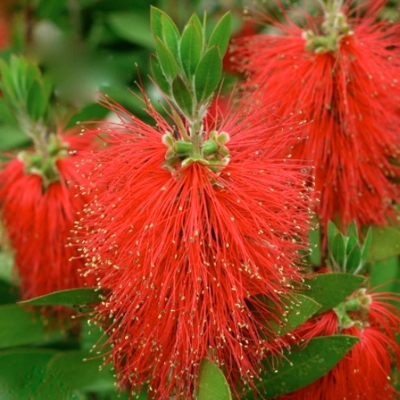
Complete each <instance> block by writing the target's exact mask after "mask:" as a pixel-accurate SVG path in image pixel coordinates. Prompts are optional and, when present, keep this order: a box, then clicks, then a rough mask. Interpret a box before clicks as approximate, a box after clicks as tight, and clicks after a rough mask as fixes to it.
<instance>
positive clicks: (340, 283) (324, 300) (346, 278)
mask: <svg viewBox="0 0 400 400" xmlns="http://www.w3.org/2000/svg"><path fill="white" fill-rule="evenodd" d="M364 281H365V278H364V277H363V276H358V275H352V274H344V273H331V274H320V275H316V276H315V277H314V278H313V279H306V280H305V284H306V285H308V286H309V287H310V289H309V290H305V291H304V292H303V294H305V295H306V296H308V297H311V298H312V299H313V300H315V301H316V302H317V303H319V304H321V306H322V307H321V309H319V310H318V312H317V314H321V313H323V312H325V311H328V310H331V309H332V308H334V307H336V306H337V305H338V304H339V303H341V302H342V301H344V300H345V299H346V298H347V297H348V296H350V295H351V294H352V293H354V292H355V290H357V289H358V288H359V287H360V286H361V285H362V283H363V282H364Z"/></svg>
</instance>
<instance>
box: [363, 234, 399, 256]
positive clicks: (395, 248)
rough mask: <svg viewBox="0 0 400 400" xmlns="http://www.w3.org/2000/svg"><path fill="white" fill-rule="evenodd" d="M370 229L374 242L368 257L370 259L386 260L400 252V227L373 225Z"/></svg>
mask: <svg viewBox="0 0 400 400" xmlns="http://www.w3.org/2000/svg"><path fill="white" fill-rule="evenodd" d="M369 229H370V230H371V235H372V243H371V249H370V251H369V254H368V257H367V260H368V261H370V262H373V261H378V260H384V259H386V258H390V257H393V256H397V255H399V254H400V227H392V226H385V227H377V226H371V227H370V228H369Z"/></svg>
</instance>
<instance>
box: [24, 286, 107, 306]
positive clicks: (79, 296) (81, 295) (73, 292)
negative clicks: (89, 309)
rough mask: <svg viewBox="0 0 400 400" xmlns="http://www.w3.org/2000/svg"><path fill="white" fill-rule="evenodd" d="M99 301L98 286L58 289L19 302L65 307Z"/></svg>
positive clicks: (31, 304)
mask: <svg viewBox="0 0 400 400" xmlns="http://www.w3.org/2000/svg"><path fill="white" fill-rule="evenodd" d="M100 302H101V292H100V291H99V289H98V288H80V289H68V290H60V291H59V292H53V293H50V294H46V295H44V296H39V297H35V298H34V299H30V300H25V301H21V302H20V304H24V305H29V306H52V305H62V306H67V307H78V306H83V305H91V304H97V303H100Z"/></svg>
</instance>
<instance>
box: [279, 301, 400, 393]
mask: <svg viewBox="0 0 400 400" xmlns="http://www.w3.org/2000/svg"><path fill="white" fill-rule="evenodd" d="M369 296H371V299H372V301H371V303H370V304H369V306H368V308H369V309H368V312H365V311H364V315H363V316H362V317H361V318H360V317H359V316H358V317H357V316H356V315H351V313H349V315H350V317H351V318H352V319H353V320H357V319H359V318H360V320H361V323H360V324H357V323H356V324H354V325H353V326H351V327H349V328H340V323H339V318H338V316H337V315H336V313H335V312H334V311H328V312H326V313H324V314H322V315H320V316H318V317H316V318H313V319H311V320H309V321H307V322H306V323H305V324H304V325H302V326H301V327H300V328H299V329H297V330H296V331H295V332H294V333H295V335H296V337H297V338H299V339H302V340H305V341H308V340H310V339H312V338H314V337H317V336H328V335H334V334H338V333H340V334H345V335H352V336H357V337H359V338H360V341H359V342H358V343H356V344H355V345H354V347H353V348H352V349H351V350H350V352H349V353H348V354H347V355H346V356H345V357H344V358H343V359H342V360H340V361H339V363H338V364H336V366H335V367H333V369H332V370H331V371H330V372H328V373H327V374H325V375H324V376H323V377H322V378H320V379H318V380H317V381H315V382H314V383H312V384H311V385H308V386H306V387H305V388H302V389H300V390H298V391H296V392H293V393H292V394H289V395H285V396H281V397H279V399H280V400H370V399H374V400H375V399H376V400H395V399H397V398H398V394H399V393H398V392H397V391H396V390H395V389H394V387H393V385H392V383H391V381H390V377H391V375H392V367H393V366H396V367H397V368H398V367H399V366H400V345H399V344H398V342H397V340H396V334H397V333H398V332H399V329H400V316H399V311H398V308H397V307H396V306H394V305H391V304H389V303H388V302H387V301H388V300H395V301H398V300H399V299H398V296H395V295H386V294H384V293H372V294H369Z"/></svg>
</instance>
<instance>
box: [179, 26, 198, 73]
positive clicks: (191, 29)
mask: <svg viewBox="0 0 400 400" xmlns="http://www.w3.org/2000/svg"><path fill="white" fill-rule="evenodd" d="M201 47H202V39H201V31H199V30H198V28H197V26H196V25H195V24H194V23H189V24H188V25H187V26H186V27H185V30H184V31H183V34H182V38H181V42H180V49H179V50H180V58H181V62H182V66H183V69H184V71H185V73H186V75H187V76H188V77H190V76H192V75H194V73H195V71H196V67H197V64H198V63H199V61H200V57H201Z"/></svg>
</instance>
